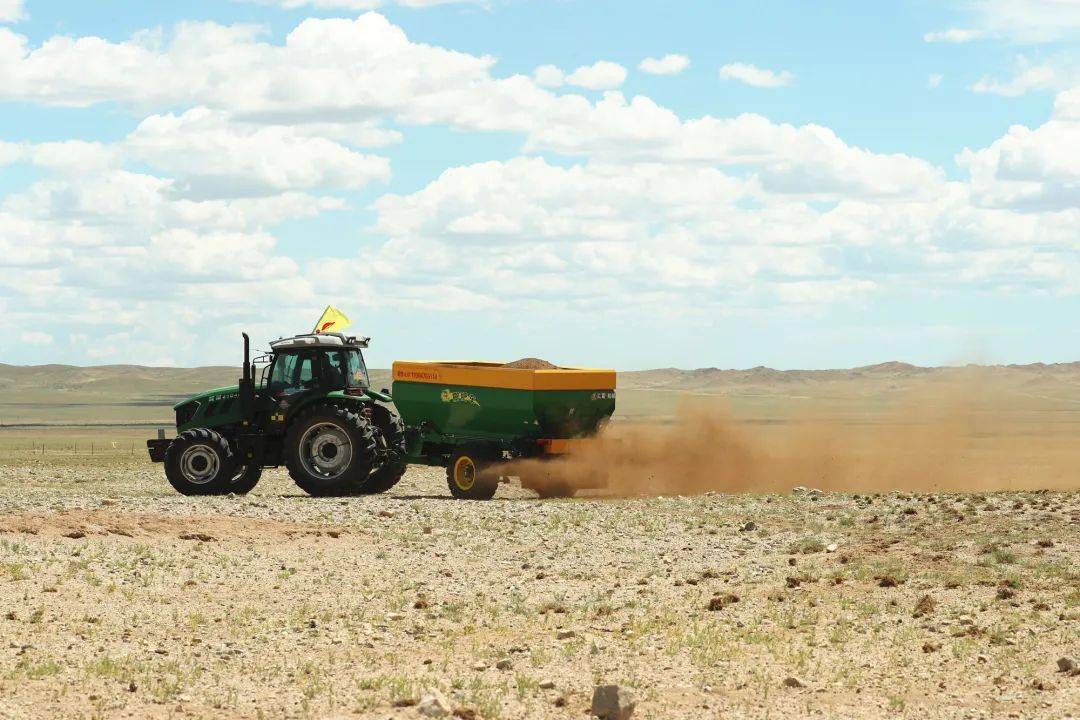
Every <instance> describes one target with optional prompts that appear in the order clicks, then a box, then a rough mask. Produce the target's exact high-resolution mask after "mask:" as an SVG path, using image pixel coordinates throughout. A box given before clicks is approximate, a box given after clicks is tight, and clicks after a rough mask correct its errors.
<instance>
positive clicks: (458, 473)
mask: <svg viewBox="0 0 1080 720" xmlns="http://www.w3.org/2000/svg"><path fill="white" fill-rule="evenodd" d="M490 465H491V459H490V458H489V457H487V456H486V455H484V454H483V453H479V452H476V451H475V450H470V449H467V448H466V449H462V450H458V451H457V452H455V453H454V454H453V455H451V456H450V464H449V465H447V466H446V484H447V485H448V486H449V487H450V494H451V495H453V496H454V497H456V498H458V499H460V500H490V499H491V498H493V497H494V496H495V490H497V489H498V487H499V478H498V477H495V476H492V475H489V474H487V473H486V472H485V471H486V470H487V468H488V467H489V466H490Z"/></svg>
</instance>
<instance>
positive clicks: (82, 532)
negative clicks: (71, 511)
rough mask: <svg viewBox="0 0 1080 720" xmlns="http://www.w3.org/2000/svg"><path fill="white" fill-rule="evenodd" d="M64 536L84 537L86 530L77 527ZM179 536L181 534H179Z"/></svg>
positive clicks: (72, 537) (76, 538) (73, 538)
mask: <svg viewBox="0 0 1080 720" xmlns="http://www.w3.org/2000/svg"><path fill="white" fill-rule="evenodd" d="M64 537H67V538H71V539H72V540H78V539H79V538H84V537H86V531H85V530H79V529H75V530H69V531H68V532H66V533H64ZM181 537H183V536H182V535H181Z"/></svg>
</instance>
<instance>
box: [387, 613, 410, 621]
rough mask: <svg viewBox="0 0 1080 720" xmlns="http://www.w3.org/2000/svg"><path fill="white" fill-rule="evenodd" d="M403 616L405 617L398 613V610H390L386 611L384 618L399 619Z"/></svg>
mask: <svg viewBox="0 0 1080 720" xmlns="http://www.w3.org/2000/svg"><path fill="white" fill-rule="evenodd" d="M404 617H405V616H404V615H402V614H401V613H399V612H392V613H387V614H386V619H387V620H401V619H402V618H404Z"/></svg>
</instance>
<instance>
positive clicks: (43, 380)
mask: <svg viewBox="0 0 1080 720" xmlns="http://www.w3.org/2000/svg"><path fill="white" fill-rule="evenodd" d="M0 370H3V372H0V388H3V389H4V390H5V395H4V398H5V402H6V404H0V415H2V416H3V421H4V422H5V424H6V425H8V427H4V428H2V429H0V639H2V642H0V698H2V701H0V717H3V718H53V717H69V718H95V717H101V718H113V717H116V718H121V717H155V718H187V717H205V718H211V717H213V718H260V717H264V718H276V717H297V718H303V717H312V718H331V717H333V718H336V717H348V718H351V717H365V718H366V717H370V718H391V717H393V718H403V719H405V718H417V717H420V715H419V714H418V711H417V709H416V707H415V705H416V703H417V701H418V700H419V699H420V697H421V696H422V695H424V694H425V692H427V691H429V690H432V689H439V690H440V691H441V692H442V693H443V694H444V695H445V696H446V698H447V699H448V702H449V704H450V706H451V708H452V710H453V711H454V712H455V713H456V714H457V716H459V717H478V718H573V717H587V716H588V711H589V707H590V699H591V694H592V689H593V687H594V685H596V684H598V683H618V684H620V685H624V686H628V687H632V688H633V689H634V691H635V693H636V695H637V698H638V704H637V708H636V711H635V713H634V717H641V718H701V717H717V718H766V717H769V718H782V717H844V718H849V717H858V718H863V717H866V718H876V717H885V718H892V717H897V718H899V717H910V718H969V717H970V718H984V717H986V718H990V717H995V718H996V717H1001V718H1010V717H1017V718H1067V717H1077V716H1078V715H1080V712H1078V708H1080V676H1078V675H1077V674H1076V673H1074V672H1069V671H1068V670H1066V671H1062V670H1061V668H1060V667H1059V664H1058V660H1059V659H1063V658H1071V659H1072V660H1073V661H1076V662H1080V565H1078V559H1080V532H1078V527H1080V493H1078V492H1077V489H1078V486H1080V368H1077V367H1074V366H1049V367H1045V366H1028V367H1025V368H992V369H971V368H968V369H956V370H941V371H924V370H921V369H918V368H910V367H908V366H901V365H887V366H879V367H875V368H864V369H860V370H855V371H842V372H840V371H838V372H835V373H832V374H829V373H775V372H774V371H768V370H765V369H758V370H753V371H743V372H740V373H735V372H731V371H694V372H683V371H650V372H648V373H640V374H636V373H628V374H624V375H622V376H621V377H620V390H619V411H618V417H617V418H616V421H615V423H613V426H612V432H613V434H614V435H616V436H618V438H619V440H620V442H617V443H610V444H608V445H607V447H606V448H604V449H601V450H598V451H597V454H595V455H592V456H589V457H587V458H582V459H580V460H576V461H574V462H579V463H582V465H580V466H575V465H574V464H573V463H571V464H568V465H567V466H566V467H564V468H562V469H560V470H558V471H559V472H568V473H573V472H579V471H582V472H583V471H585V470H589V471H592V470H594V469H595V468H596V464H597V463H602V464H603V465H604V466H605V470H606V471H607V472H608V473H609V477H610V480H611V483H612V487H611V489H610V490H609V491H607V492H591V493H588V494H585V495H583V496H582V497H579V498H576V499H572V500H544V501H541V500H538V499H537V498H536V497H535V496H534V495H533V494H532V493H529V492H527V491H523V490H521V489H520V488H517V487H513V486H507V487H504V488H501V489H500V491H499V493H498V495H497V496H496V498H495V500H493V501H490V502H464V501H455V500H452V499H450V498H449V494H448V492H447V490H446V486H445V481H444V480H443V478H442V474H441V470H439V469H431V468H413V469H410V471H409V473H408V474H407V476H406V478H405V479H404V481H403V482H402V483H401V484H400V485H399V486H398V487H396V488H394V489H393V490H392V491H391V492H390V493H388V494H387V495H383V496H376V497H364V498H340V499H313V498H308V497H306V496H303V495H302V494H301V493H299V492H298V491H297V489H296V488H295V486H294V485H293V484H292V483H291V481H290V480H289V479H288V477H287V475H285V474H284V473H282V472H280V471H269V472H267V473H266V474H265V475H264V479H263V481H262V483H261V484H260V485H259V486H258V487H257V488H256V489H255V491H254V492H253V493H252V494H250V495H248V496H246V497H231V496H230V497H216V498H184V497H180V496H178V495H176V494H174V493H173V492H172V490H171V488H169V486H168V485H167V483H166V482H165V480H164V477H163V474H162V471H161V467H160V466H155V465H151V464H150V463H149V462H148V461H146V460H145V458H144V455H143V454H142V452H141V448H140V447H139V444H140V442H141V440H142V439H143V438H145V437H146V436H148V435H149V434H152V432H153V427H154V423H160V424H161V425H163V426H167V424H168V410H167V401H168V400H169V399H171V398H172V397H175V396H177V395H183V394H184V393H186V392H190V391H193V390H197V389H200V388H206V387H210V386H213V385H220V384H224V383H227V382H229V381H230V380H229V379H230V378H231V377H233V376H234V375H235V372H234V371H232V370H229V369H211V370H199V371H185V372H188V373H190V374H191V375H190V377H187V378H186V379H185V380H184V381H183V382H177V381H175V380H171V379H170V377H169V375H168V373H167V372H163V374H160V375H158V374H157V371H149V370H145V369H136V370H134V371H133V370H131V369H122V370H116V371H113V370H111V369H104V370H102V369H95V370H93V371H82V370H76V369H58V370H52V371H47V372H46V371H40V372H39V374H38V375H37V376H35V377H34V378H30V379H27V377H26V375H27V374H28V373H27V369H15V370H14V371H11V370H9V369H8V368H0ZM20 372H21V373H22V375H20V376H19V377H17V378H15V379H12V377H13V376H14V375H17V374H19V373H20ZM82 372H91V374H92V375H93V377H92V378H90V379H85V376H83V375H81V374H80V373H82ZM125 373H127V375H125ZM132 373H134V375H132ZM215 373H216V374H215ZM124 377H127V378H128V379H127V380H126V381H125V380H124ZM80 378H83V379H80ZM5 383H6V385H5ZM101 383H106V384H110V383H119V385H108V387H109V388H115V387H122V388H126V389H125V390H124V393H122V394H121V395H120V396H119V397H118V395H117V393H116V392H114V391H113V390H108V391H106V390H103V389H102V385H101ZM376 384H377V385H378V381H376ZM61 393H62V397H58V395H60V394H61ZM106 397H108V398H110V399H112V402H113V404H105V403H103V398H106ZM50 398H51V400H52V403H53V404H54V405H55V406H56V407H53V408H44V409H43V408H42V407H41V406H42V404H45V402H46V400H48V399H50ZM19 403H21V404H19ZM124 403H129V404H124ZM125 423H129V424H128V425H127V426H125V425H124V424H125ZM131 423H144V425H141V426H138V425H131ZM132 443H135V453H134V454H132V452H131V444H132ZM42 445H44V453H42V451H41V446H42ZM76 445H77V450H76ZM91 445H92V447H93V453H94V454H92V455H91V454H90V448H91ZM796 486H805V487H807V488H811V490H806V491H799V492H792V488H794V487H796ZM817 490H820V492H819V491H817Z"/></svg>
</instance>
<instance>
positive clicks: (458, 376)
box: [392, 361, 615, 497]
mask: <svg viewBox="0 0 1080 720" xmlns="http://www.w3.org/2000/svg"><path fill="white" fill-rule="evenodd" d="M393 378H394V386H393V391H392V395H393V398H394V405H395V406H396V407H397V410H398V413H399V414H400V415H401V418H402V420H404V422H405V426H406V428H407V440H408V443H407V447H408V461H409V462H410V463H422V464H428V465H445V466H446V467H447V480H448V484H449V486H450V490H451V492H452V493H454V494H455V495H457V496H459V497H490V496H491V494H493V493H494V485H496V484H497V483H498V480H499V479H500V478H499V477H497V476H496V477H493V478H491V477H484V475H485V473H484V469H485V468H486V467H489V466H492V465H496V464H497V463H498V462H499V461H500V460H506V459H516V458H530V457H549V456H553V455H560V454H564V453H568V452H572V451H573V449H574V447H575V446H576V445H578V444H579V443H581V442H586V441H587V439H588V438H590V437H591V436H593V435H595V434H596V433H597V432H598V431H599V430H600V428H601V427H602V426H603V425H604V424H605V423H606V422H607V420H608V419H609V418H610V417H611V415H612V413H614V412H615V371H614V370H596V369H584V368H555V369H540V370H532V369H521V368H511V367H506V366H504V365H501V364H498V363H485V362H405V361H398V362H395V363H394V369H393ZM524 482H525V481H524V478H523V483H524ZM537 489H538V490H539V489H540V488H537ZM554 490H556V491H557V492H550V493H548V494H570V489H569V488H565V487H559V488H555V489H554Z"/></svg>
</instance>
